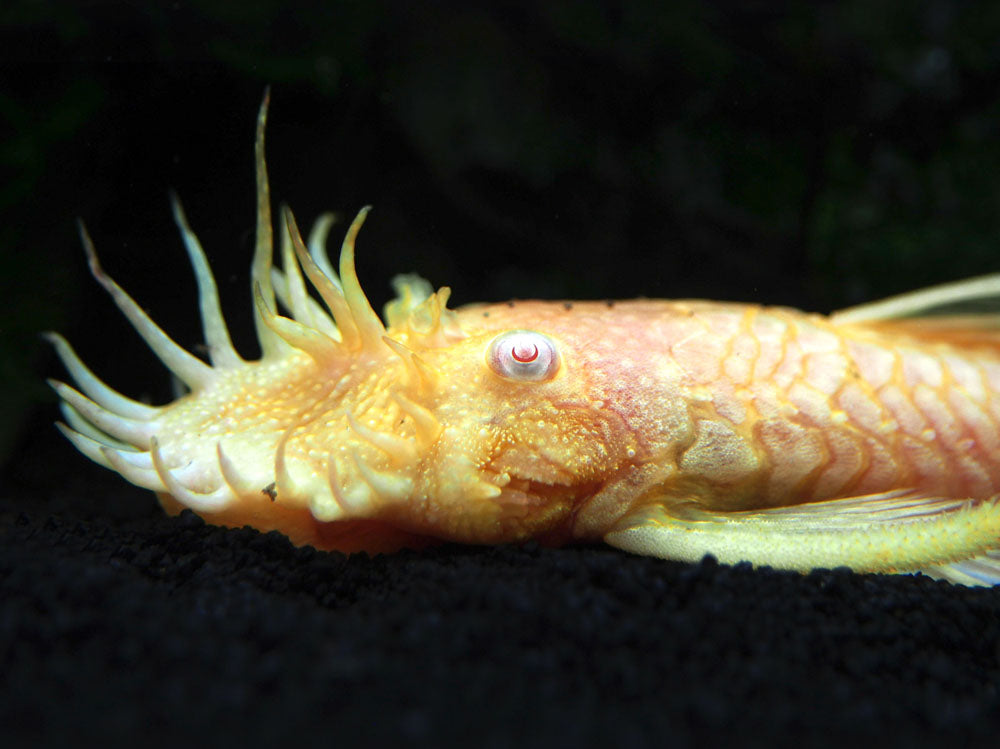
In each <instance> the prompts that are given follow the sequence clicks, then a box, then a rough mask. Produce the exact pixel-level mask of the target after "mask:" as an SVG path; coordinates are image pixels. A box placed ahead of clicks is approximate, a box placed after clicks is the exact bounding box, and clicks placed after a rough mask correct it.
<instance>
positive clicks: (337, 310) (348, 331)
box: [285, 211, 361, 350]
mask: <svg viewBox="0 0 1000 749" xmlns="http://www.w3.org/2000/svg"><path fill="white" fill-rule="evenodd" d="M285 223H286V225H287V227H288V235H289V237H291V240H292V246H293V247H294V249H295V253H296V255H297V256H298V259H299V262H300V263H301V264H302V269H303V270H304V271H305V272H306V276H308V277H309V281H310V282H311V283H312V285H313V286H314V287H315V288H316V291H317V292H319V295H320V296H321V297H322V298H323V301H324V302H325V303H326V306H327V308H328V309H329V310H330V313H331V314H332V315H333V318H334V321H335V322H336V324H337V329H338V330H339V331H340V339H341V341H342V342H343V344H344V346H346V347H347V348H348V349H350V350H354V349H357V348H360V346H361V334H360V333H359V331H358V326H357V325H356V324H355V322H354V316H353V315H352V314H351V309H350V307H349V306H348V304H347V299H345V298H344V292H343V289H342V287H341V285H340V283H339V281H337V277H336V276H335V275H334V276H328V275H326V273H324V272H323V270H322V269H321V268H320V267H319V266H318V265H317V264H316V262H315V261H314V260H313V258H312V257H310V255H309V252H308V251H307V250H306V246H305V244H304V243H303V241H302V235H301V234H300V233H299V227H298V225H297V224H296V223H295V216H293V215H292V212H291V211H287V212H286V213H285ZM331 272H332V271H331Z"/></svg>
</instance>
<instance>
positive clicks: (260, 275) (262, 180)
mask: <svg viewBox="0 0 1000 749" xmlns="http://www.w3.org/2000/svg"><path fill="white" fill-rule="evenodd" d="M270 101H271V89H270V88H266V89H264V100H263V101H261V103H260V110H259V111H258V113H257V136H256V138H255V139H254V167H255V169H254V173H255V175H256V179H257V241H256V243H255V246H254V253H253V263H252V264H251V266H250V293H251V294H254V293H256V292H255V291H254V289H255V287H257V286H259V287H260V293H261V296H263V298H264V301H265V303H266V304H265V308H268V309H273V308H274V289H272V288H271V267H272V266H273V265H274V232H273V229H272V227H271V190H270V187H269V185H268V180H267V163H266V162H265V160H264V130H265V128H266V126H267V107H268V104H270ZM254 326H255V327H256V329H257V341H258V342H259V343H260V350H261V355H262V357H263V358H265V359H267V358H270V357H273V356H277V355H279V354H280V353H281V352H282V351H283V350H285V349H286V343H285V342H284V341H283V340H282V339H281V337H280V336H279V335H278V334H277V333H275V332H274V330H272V329H271V327H270V326H269V325H268V324H267V322H266V321H265V320H264V318H263V316H262V315H261V312H260V308H258V307H256V306H255V314H254Z"/></svg>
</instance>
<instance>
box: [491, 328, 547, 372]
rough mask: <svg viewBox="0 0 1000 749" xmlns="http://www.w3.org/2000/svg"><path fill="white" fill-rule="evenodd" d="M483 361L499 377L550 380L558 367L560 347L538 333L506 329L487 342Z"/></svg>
mask: <svg viewBox="0 0 1000 749" xmlns="http://www.w3.org/2000/svg"><path fill="white" fill-rule="evenodd" d="M486 363H487V364H489V365H490V369H492V370H493V371H494V372H496V373H497V374H498V375H500V376H501V377H506V378H508V379H511V380H521V381H523V382H541V381H543V380H549V379H552V377H553V376H555V373H556V371H557V370H558V369H559V350H558V349H557V348H556V344H555V343H554V342H553V341H552V339H550V338H549V337H548V336H544V335H542V334H541V333H536V332H534V331H533V330H509V331H507V332H506V333H501V334H500V335H498V336H497V337H496V338H494V339H493V340H492V341H491V342H490V346H489V348H488V349H487V351H486Z"/></svg>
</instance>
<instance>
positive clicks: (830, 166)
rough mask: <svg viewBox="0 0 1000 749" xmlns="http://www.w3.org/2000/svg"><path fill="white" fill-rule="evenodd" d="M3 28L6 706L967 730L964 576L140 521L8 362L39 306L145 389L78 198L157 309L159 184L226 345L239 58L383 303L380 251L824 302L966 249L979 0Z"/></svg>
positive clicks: (155, 17) (0, 195) (497, 737)
mask: <svg viewBox="0 0 1000 749" xmlns="http://www.w3.org/2000/svg"><path fill="white" fill-rule="evenodd" d="M0 35H2V36H0V42H2V44H0V50H2V51H0V128H2V129H0V134H2V138H0V169H2V170H3V172H2V178H0V209H2V217H3V220H2V221H0V253H2V254H0V257H2V260H3V265H4V273H3V274H2V275H0V291H2V294H3V300H4V304H3V305H2V307H0V336H2V337H0V373H2V375H0V376H2V380H3V384H4V387H3V389H2V393H0V459H2V460H3V471H4V473H3V477H2V486H3V490H2V491H0V519H2V521H3V525H2V529H3V532H4V534H5V536H4V538H5V540H4V542H3V544H4V545H3V547H2V549H0V575H2V576H3V578H2V579H3V583H2V585H3V588H2V596H3V598H2V599H0V607H2V608H0V686H2V688H3V692H2V693H0V697H2V698H3V699H2V700H0V714H2V713H3V712H4V711H5V712H6V715H2V717H0V724H3V725H5V726H16V728H17V730H16V731H15V732H14V733H13V735H14V736H16V737H18V738H21V739H25V740H26V739H29V738H37V737H39V736H44V737H78V736H81V735H85V734H95V735H102V736H112V735H132V736H134V735H138V734H139V733H143V734H144V735H147V736H150V735H151V736H153V737H154V738H155V737H162V738H163V739H164V740H165V741H166V740H169V739H170V738H172V737H175V736H180V735H186V734H187V733H190V734H192V735H200V736H201V737H202V738H206V739H207V738H209V737H214V736H225V735H229V736H233V735H240V736H244V737H250V738H258V739H273V738H279V737H281V736H282V735H286V732H287V731H292V732H297V735H302V736H305V735H312V734H314V733H315V734H316V735H321V736H326V737H329V739H330V741H331V742H332V741H333V740H334V738H337V740H338V741H340V742H343V741H344V740H345V739H347V738H352V737H353V736H355V735H361V736H367V738H368V739H369V740H370V741H380V740H381V741H388V740H409V741H417V742H423V743H428V744H435V743H439V742H444V741H446V740H449V739H453V740H457V739H464V740H467V741H470V742H471V741H473V740H474V741H477V742H480V743H485V745H495V746H503V745H508V744H509V743H510V742H511V741H514V740H518V741H520V742H522V743H524V742H526V741H527V742H529V743H539V744H541V743H545V742H548V743H555V744H557V745H559V744H561V743H563V742H565V743H581V742H583V743H594V744H597V743H601V742H603V743H612V742H614V743H619V742H624V743H629V744H642V743H648V742H652V741H655V740H656V739H661V738H663V737H665V736H674V737H675V738H677V739H679V740H681V741H682V742H684V743H687V742H690V741H693V740H697V739H701V740H706V739H708V740H721V739H722V738H723V737H726V738H732V737H740V738H743V739H744V740H747V739H753V738H755V737H757V738H760V740H761V741H763V740H764V739H765V737H766V738H772V739H773V738H779V739H781V738H790V737H792V736H793V735H795V734H797V733H799V732H803V731H804V732H807V733H809V734H810V735H811V736H812V737H813V738H814V739H820V738H824V737H825V738H827V739H831V740H832V739H833V738H834V737H836V738H842V737H843V736H846V735H848V734H858V735H862V736H865V737H869V738H874V737H876V736H892V737H895V738H897V739H902V738H906V737H910V738H917V737H920V736H926V735H932V736H933V735H936V733H935V732H938V731H947V732H956V731H962V732H964V733H966V734H968V736H970V737H972V738H974V739H975V738H978V739H981V740H984V741H987V740H990V739H992V740H995V738H996V736H997V735H998V730H1000V695H998V685H1000V598H998V595H997V593H996V592H994V591H969V590H964V589H961V588H955V587H948V586H946V585H942V584H936V583H931V582H930V581H927V580H923V579H916V578H878V577H864V576H854V575H849V574H846V573H816V574H814V575H812V576H808V577H799V576H797V575H785V574H777V573H771V572H767V571H763V572H753V571H751V570H747V569H743V568H736V569H728V568H720V567H717V566H715V565H713V564H711V563H706V564H703V565H701V566H697V567H691V566H684V565H677V564H672V563H666V562H660V561H657V560H647V559H638V558H634V557H629V556H627V555H624V554H621V553H618V552H615V551H613V550H604V549H587V548H584V549H564V550H539V549H535V548H531V547H529V548H527V549H517V548H504V549H499V550H483V549H461V548H450V547H446V548H444V549H440V550H435V551H430V552H427V553H424V554H421V555H416V554H401V555H395V556H392V557H383V558H378V559H375V560H370V559H368V558H367V557H356V558H353V559H351V560H350V561H345V560H344V559H343V558H342V557H339V556H337V555H325V554H312V553H309V552H307V551H299V550H294V549H292V548H291V547H290V546H288V545H287V544H286V543H285V542H283V541H282V540H281V539H279V538H276V537H273V536H272V537H259V536H256V535H255V534H254V533H252V532H249V531H221V530H218V529H212V528H208V527H205V526H203V525H199V524H198V523H197V522H195V521H193V520H192V519H187V520H185V519H181V520H167V519H164V518H162V517H161V515H160V514H159V511H158V510H157V509H156V507H155V503H154V500H153V498H152V496H151V495H150V494H149V493H148V492H144V491H142V490H138V489H135V488H133V487H129V486H127V485H125V484H124V483H123V482H122V481H121V480H120V479H118V478H117V477H115V476H113V475H112V474H110V473H109V472H107V471H104V470H103V469H100V468H98V467H96V466H93V465H91V464H89V463H88V462H87V461H86V460H85V459H84V458H82V457H81V456H79V455H77V454H76V453H75V451H74V450H73V449H72V448H71V446H69V445H68V444H66V443H65V442H64V441H62V440H61V438H59V436H58V435H57V433H56V432H55V430H54V429H53V428H52V427H51V422H52V421H53V420H54V419H55V418H56V417H57V409H56V403H55V398H54V397H53V396H52V394H51V393H50V392H49V391H48V390H47V388H46V387H45V385H44V381H43V378H44V377H46V376H50V377H51V376H57V377H62V376H63V373H62V370H61V368H60V366H59V364H58V362H57V361H56V360H55V357H54V356H53V355H52V354H51V352H49V351H48V350H47V349H46V347H45V346H43V345H42V343H41V342H40V341H39V339H38V336H37V333H38V332H39V331H41V330H47V329H58V330H60V331H61V332H63V333H65V334H66V335H67V336H68V337H69V338H70V340H71V341H72V342H73V343H74V345H76V346H77V348H78V351H79V352H80V354H81V356H82V357H83V358H84V360H85V361H86V362H88V363H89V364H90V365H92V366H93V367H94V369H95V370H96V371H97V373H98V374H99V375H101V376H103V377H105V378H106V380H107V381H108V382H109V383H110V384H112V385H113V386H115V387H118V388H120V389H121V390H122V391H123V392H125V393H126V394H128V395H130V396H133V397H141V398H148V399H150V400H152V401H154V402H164V401H166V400H167V399H169V398H170V392H171V391H170V383H169V379H168V377H167V376H166V373H165V371H164V370H163V368H162V367H161V366H160V365H159V364H158V363H157V362H156V361H155V359H154V357H153V356H152V355H151V354H149V353H148V352H147V351H146V350H145V348H144V346H143V344H142V342H141V341H140V340H139V338H138V336H137V335H135V334H134V333H133V332H132V331H131V330H130V329H129V327H128V326H127V324H126V323H125V322H124V321H123V320H122V318H121V316H120V315H119V314H118V313H117V311H116V310H115V308H114V307H113V305H112V304H111V303H110V302H109V301H108V300H107V298H106V297H105V295H104V294H103V293H102V292H101V291H100V289H99V288H98V287H97V285H96V284H95V283H93V282H92V281H91V280H90V279H89V278H88V276H87V273H86V265H85V262H84V259H83V253H82V251H81V249H80V246H79V241H78V239H77V237H76V233H75V225H74V221H75V219H76V217H81V218H82V219H83V220H84V221H85V222H86V224H87V226H88V227H89V229H90V232H91V234H92V236H93V237H94V240H95V243H96V244H97V247H98V250H99V252H100V254H101V257H102V260H103V263H104V265H105V268H106V269H107V270H108V271H109V272H110V273H111V274H112V275H113V276H114V277H115V278H116V279H117V280H118V281H119V282H120V283H122V284H123V285H124V286H125V287H126V289H128V290H129V291H130V292H131V293H132V294H133V295H134V296H135V297H136V298H137V299H138V300H139V301H140V303H142V304H143V305H144V306H145V307H146V308H147V309H148V310H149V311H150V313H151V314H152V315H153V317H154V319H156V320H157V321H158V322H160V323H161V324H162V325H163V326H164V327H165V328H166V329H167V330H168V332H170V333H171V335H173V336H174V337H175V339H176V340H177V341H178V342H180V343H182V344H184V345H186V346H188V347H189V348H191V347H194V346H196V345H197V344H198V342H199V341H200V330H199V322H198V319H197V313H196V303H195V289H194V282H193V279H192V277H191V273H190V270H189V268H188V267H187V264H186V260H185V255H184V252H183V248H182V245H181V242H180V240H179V238H178V236H177V232H176V230H175V228H174V227H173V225H172V222H171V218H170V212H169V205H168V202H167V191H168V190H169V189H174V190H176V191H177V192H178V193H179V194H180V196H181V198H182V200H183V202H184V204H185V206H186V208H187V211H188V216H189V219H190V221H191V223H192V225H193V226H194V228H195V230H196V231H197V233H198V234H199V236H200V238H201V240H202V243H203V244H204V246H205V248H206V251H207V252H208V254H209V256H210V258H211V260H212V262H213V265H214V267H215V270H216V274H217V277H218V280H219V285H220V291H221V294H222V297H223V304H224V308H225V310H226V312H227V317H228V320H229V322H230V325H231V327H232V328H233V329H234V335H235V339H236V343H237V346H238V348H240V349H241V351H242V352H243V353H244V354H245V355H249V354H251V353H252V352H253V351H254V346H255V344H254V342H253V338H252V333H251V332H250V302H249V289H248V286H249V284H248V269H249V261H250V254H251V248H252V241H253V240H252V237H253V226H254V224H253V221H254V202H253V201H254V185H253V161H252V145H253V127H254V117H255V114H256V109H257V107H258V105H259V102H260V99H261V96H262V93H263V89H264V87H265V86H266V85H268V84H270V85H271V86H272V108H271V116H270V122H269V127H268V149H267V151H268V160H269V166H270V170H271V184H272V195H273V197H274V199H275V203H276V204H277V202H279V201H287V202H288V203H289V204H290V205H291V206H292V207H293V209H294V210H295V211H296V214H297V216H298V218H299V221H300V223H301V224H309V223H311V221H312V219H313V218H314V217H315V216H316V215H317V214H318V213H319V212H321V211H324V210H336V211H340V212H342V213H344V214H345V215H346V216H348V217H349V216H350V215H351V214H352V213H353V212H354V211H355V210H357V208H359V207H360V206H361V205H364V204H366V203H371V204H373V205H374V206H375V210H374V211H373V213H372V214H371V216H370V218H369V220H368V222H367V224H366V226H365V229H364V230H363V232H362V235H361V238H360V240H359V244H358V251H359V256H358V257H359V273H360V275H361V278H362V283H363V284H364V286H365V288H366V290H367V291H368V294H369V296H370V297H371V299H372V302H373V303H374V304H375V306H376V307H377V308H380V306H381V304H382V303H384V302H385V301H386V300H387V299H388V297H389V286H388V280H389V278H390V277H391V276H392V275H393V274H395V273H398V272H403V271H418V272H420V273H421V274H422V275H424V276H426V277H427V278H428V279H429V280H431V282H432V283H434V284H435V285H443V284H447V285H450V286H452V287H453V290H454V294H453V300H454V302H455V303H456V304H462V303H465V302H472V301H490V300H501V299H507V298H512V297H522V298H530V297H542V298H628V297H634V296H640V295H641V296H650V297H709V298H718V299H734V300H747V301H762V302H767V303H777V304H788V305H794V306H798V307H803V308H806V309H810V310H817V311H829V310H831V309H836V308H839V307H843V306H847V305H850V304H854V303H859V302H863V301H868V300H871V299H875V298H878V297H881V296H884V295H887V294H890V293H896V292H902V291H907V290H911V289H913V288H917V287H919V286H922V285H926V284H929V283H934V282H938V281H944V280H952V279H957V278H962V277H965V276H970V275H975V274H979V273H985V272H990V271H996V270H998V268H1000V263H998V250H997V237H998V233H1000V232H998V230H1000V218H998V214H1000V178H998V177H997V174H998V173H1000V5H998V4H995V3H989V2H957V1H945V0H940V1H937V2H904V1H903V0H897V1H892V2H890V1H889V0H881V1H878V0H876V1H874V2H872V1H867V2H862V1H860V0H859V1H858V2H841V3H832V2H831V3H804V4H798V3H782V2H715V3H695V2H674V3H658V2H648V3H642V2H637V3H612V2H568V1H567V2H542V3H534V2H506V3H494V4H489V5H480V4H474V3H458V2H440V3H425V4H421V5H419V7H418V4H411V3H389V4H384V3H373V2H341V3H336V2H334V3H315V4H303V3H298V4H296V3H287V2H284V3H279V2H270V1H267V0H260V1H259V2H254V3H228V2H225V3H224V2H219V1H215V2H209V1H208V0H202V1H200V2H198V1H192V2H176V3H166V2H163V3H147V4H142V3H129V4H126V3H108V2H81V3H69V2H64V3H47V4H45V3H36V2H27V1H26V0H12V1H10V2H6V3H4V5H3V7H2V9H0ZM334 237H335V238H336V239H337V240H339V233H338V232H336V231H335V232H334ZM151 729H152V732H151ZM199 732H200V733H199Z"/></svg>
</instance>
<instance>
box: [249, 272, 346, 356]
mask: <svg viewBox="0 0 1000 749" xmlns="http://www.w3.org/2000/svg"><path fill="white" fill-rule="evenodd" d="M254 305H255V308H256V310H257V315H258V316H259V317H260V319H261V320H263V321H264V324H265V325H266V326H267V327H268V329H270V330H271V331H273V332H274V334H275V335H277V336H279V337H280V338H281V340H282V341H284V342H285V343H287V344H288V345H289V346H291V347H292V348H295V349H298V350H299V351H304V352H305V353H307V354H309V356H310V357H312V358H313V359H314V360H315V361H316V362H317V363H320V364H328V363H330V362H332V361H333V360H335V359H337V358H338V356H339V355H340V353H341V350H340V344H338V343H337V341H335V340H333V339H332V338H330V337H329V336H327V335H325V334H323V333H321V332H320V331H318V330H316V329H315V328H310V327H309V326H307V325H303V324H302V323H300V322H296V321H295V320H291V319H289V318H287V317H281V316H280V315H278V314H277V313H275V312H274V311H273V310H271V309H268V307H267V302H266V301H265V300H264V295H263V293H262V291H261V288H260V286H255V287H254Z"/></svg>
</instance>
